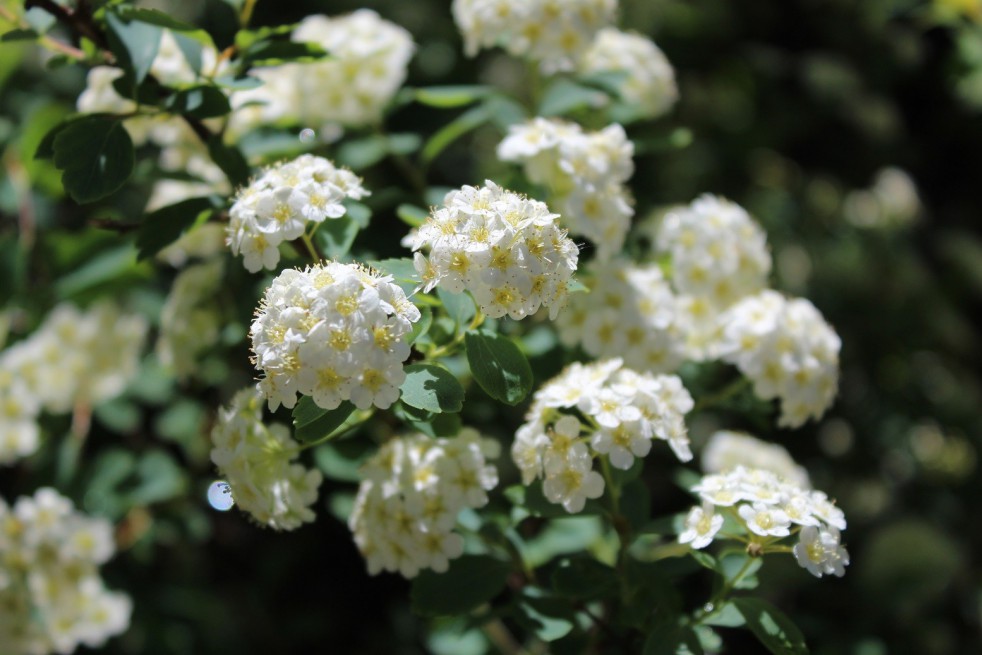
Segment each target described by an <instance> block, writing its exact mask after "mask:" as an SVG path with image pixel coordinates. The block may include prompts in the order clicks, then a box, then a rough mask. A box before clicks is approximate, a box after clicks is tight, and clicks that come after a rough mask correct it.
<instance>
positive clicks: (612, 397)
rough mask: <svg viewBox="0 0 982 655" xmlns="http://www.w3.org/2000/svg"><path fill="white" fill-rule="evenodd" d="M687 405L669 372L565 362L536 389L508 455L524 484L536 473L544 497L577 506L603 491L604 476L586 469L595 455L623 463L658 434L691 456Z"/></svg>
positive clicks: (575, 509)
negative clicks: (661, 372)
mask: <svg viewBox="0 0 982 655" xmlns="http://www.w3.org/2000/svg"><path fill="white" fill-rule="evenodd" d="M692 407H693V401H692V397H691V396H690V395H689V393H688V391H686V390H685V388H684V387H683V386H682V382H681V380H679V378H678V377H676V376H674V375H652V374H649V373H636V372H635V371H633V370H631V369H628V368H624V366H623V362H622V361H621V360H619V359H614V360H607V361H602V362H597V363H594V364H579V363H577V364H572V365H571V366H569V367H567V368H566V369H565V370H564V371H563V372H561V373H560V374H559V375H558V376H556V377H555V378H553V379H552V380H550V381H548V382H546V383H545V384H544V385H543V386H542V387H541V388H540V389H539V390H538V391H536V393H535V395H534V397H533V400H532V407H531V408H530V409H529V412H528V414H527V415H526V417H525V423H524V424H523V425H522V426H521V427H520V428H519V429H518V431H517V433H516V434H515V441H514V442H513V444H512V450H511V454H512V459H513V460H514V462H515V464H516V466H518V468H519V470H520V471H521V472H522V482H523V484H526V485H528V484H531V483H532V482H533V481H534V480H535V479H536V478H542V479H543V484H542V491H543V494H544V495H545V497H546V498H547V499H548V500H549V501H550V502H553V503H557V504H562V505H563V507H565V508H566V510H567V511H569V512H574V513H575V512H579V511H581V510H582V509H583V505H584V503H585V501H586V500H587V499H589V498H598V497H599V496H600V495H602V493H603V478H602V477H600V475H599V474H598V473H596V472H594V471H593V460H594V459H595V458H597V457H607V459H608V461H609V462H610V464H611V465H612V466H614V467H615V468H619V469H624V470H626V469H629V468H631V466H632V465H633V464H634V461H635V458H638V457H645V456H646V455H647V454H648V453H649V452H650V450H651V442H652V440H654V439H659V440H662V441H667V442H668V444H669V446H670V447H671V448H672V451H673V452H674V453H675V455H676V456H677V457H678V458H679V459H680V460H682V461H688V460H690V459H692V453H691V451H690V450H689V440H688V435H687V432H686V429H685V421H684V415H685V414H686V413H688V412H689V411H691V410H692ZM562 410H566V411H562ZM573 411H577V412H579V413H580V415H582V416H583V417H584V418H586V419H587V421H588V423H587V424H581V423H580V421H579V420H578V419H577V418H576V417H575V416H574V415H573V414H572V413H571V412H573Z"/></svg>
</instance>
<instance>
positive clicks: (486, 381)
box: [464, 330, 533, 405]
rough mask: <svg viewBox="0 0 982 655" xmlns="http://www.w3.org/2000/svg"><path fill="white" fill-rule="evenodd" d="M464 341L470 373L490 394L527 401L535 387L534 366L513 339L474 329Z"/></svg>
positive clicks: (504, 399)
mask: <svg viewBox="0 0 982 655" xmlns="http://www.w3.org/2000/svg"><path fill="white" fill-rule="evenodd" d="M464 344H465V347H466V349H467V363H468V364H469V365H470V367H471V373H473V375H474V379H475V380H476V381H477V383H478V384H479V385H480V386H481V388H482V389H484V391H485V392H486V393H487V394H488V395H489V396H491V397H492V398H494V399H495V400H500V401H501V402H503V403H506V404H508V405H517V404H518V403H520V402H522V401H523V400H525V397H526V396H528V394H529V392H530V391H531V390H532V381H533V380H532V367H531V366H529V362H528V359H526V358H525V355H524V354H522V351H521V350H519V349H518V346H516V345H515V344H514V343H513V342H512V341H511V339H509V338H507V337H505V336H502V335H500V334H496V333H493V332H488V331H484V330H481V331H477V330H471V331H470V332H468V333H467V334H466V335H465V337H464Z"/></svg>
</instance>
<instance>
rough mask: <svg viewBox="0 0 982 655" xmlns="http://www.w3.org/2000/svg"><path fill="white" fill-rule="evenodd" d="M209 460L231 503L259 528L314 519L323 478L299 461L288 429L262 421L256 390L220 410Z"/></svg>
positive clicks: (290, 526)
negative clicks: (232, 501)
mask: <svg viewBox="0 0 982 655" xmlns="http://www.w3.org/2000/svg"><path fill="white" fill-rule="evenodd" d="M211 440H212V444H213V446H214V448H212V451H211V461H212V463H214V464H215V466H217V467H218V470H219V473H220V474H221V475H222V476H224V479H225V481H226V482H227V483H228V485H229V488H230V489H231V494H232V499H233V500H234V501H235V504H236V505H238V506H239V508H241V509H242V510H243V511H245V512H248V513H249V515H250V516H251V517H252V518H253V519H255V521H256V522H257V523H259V524H260V525H264V526H267V527H270V528H274V529H276V530H294V529H296V528H298V527H300V526H301V525H303V524H304V523H306V522H309V521H313V520H314V512H313V510H312V509H311V508H310V506H311V505H312V504H313V503H314V502H315V501H316V500H317V489H318V487H320V484H321V481H322V478H321V473H320V471H318V470H317V469H307V468H305V467H304V466H303V465H302V464H300V463H298V462H297V461H296V459H297V456H298V455H299V453H300V450H299V444H298V443H297V442H296V441H295V440H294V439H293V438H292V437H291V436H290V429H289V428H288V427H287V426H285V425H283V424H280V423H271V424H266V423H264V422H263V397H262V394H260V393H259V392H258V390H256V389H255V388H252V387H250V388H247V389H243V390H241V391H239V392H238V393H237V394H236V395H235V397H234V398H233V399H232V402H231V404H230V405H229V406H228V408H222V409H220V410H219V412H218V419H217V421H216V422H215V427H214V429H213V430H212V433H211Z"/></svg>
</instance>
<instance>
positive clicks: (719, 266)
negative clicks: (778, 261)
mask: <svg viewBox="0 0 982 655" xmlns="http://www.w3.org/2000/svg"><path fill="white" fill-rule="evenodd" d="M657 244H658V248H659V249H660V250H662V251H664V252H667V253H669V254H670V255H671V258H672V285H673V286H674V287H675V290H676V291H678V293H680V294H686V295H689V296H695V297H699V298H707V299H708V300H709V302H710V303H711V304H712V305H713V306H714V307H717V308H720V307H727V306H729V305H730V304H732V303H733V302H735V301H736V300H739V299H740V298H743V297H744V296H748V295H750V294H753V293H757V292H758V291H760V290H762V289H764V288H766V287H767V276H768V274H769V273H770V270H771V256H770V253H769V252H768V250H767V235H766V234H765V233H764V231H763V229H761V227H760V225H759V224H757V223H756V222H755V221H754V220H753V219H752V218H751V217H750V215H749V214H748V213H747V212H746V211H745V210H744V209H743V208H742V207H740V206H739V205H737V204H736V203H733V202H730V201H728V200H725V199H723V198H719V197H717V196H713V195H710V194H705V195H703V196H700V197H699V198H697V199H696V200H694V201H693V202H692V204H690V205H688V206H687V207H684V208H681V209H677V210H675V211H672V212H669V213H668V214H667V215H666V216H665V218H664V220H663V221H662V223H661V227H660V229H659V231H658V237H657Z"/></svg>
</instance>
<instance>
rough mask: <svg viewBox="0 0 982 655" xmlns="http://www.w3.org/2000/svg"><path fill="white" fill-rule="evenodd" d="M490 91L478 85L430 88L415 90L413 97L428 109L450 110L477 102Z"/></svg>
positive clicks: (486, 87)
mask: <svg viewBox="0 0 982 655" xmlns="http://www.w3.org/2000/svg"><path fill="white" fill-rule="evenodd" d="M491 91H492V89H491V87H488V86H480V85H460V86H430V87H424V88H421V89H416V92H415V93H414V94H413V97H414V98H415V99H416V102H418V103H420V104H423V105H426V106H428V107H437V108H440V109H450V108H453V107H463V106H465V105H469V104H471V103H474V102H477V101H478V100H480V99H481V98H483V97H485V96H487V95H488V94H489V93H491Z"/></svg>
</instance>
